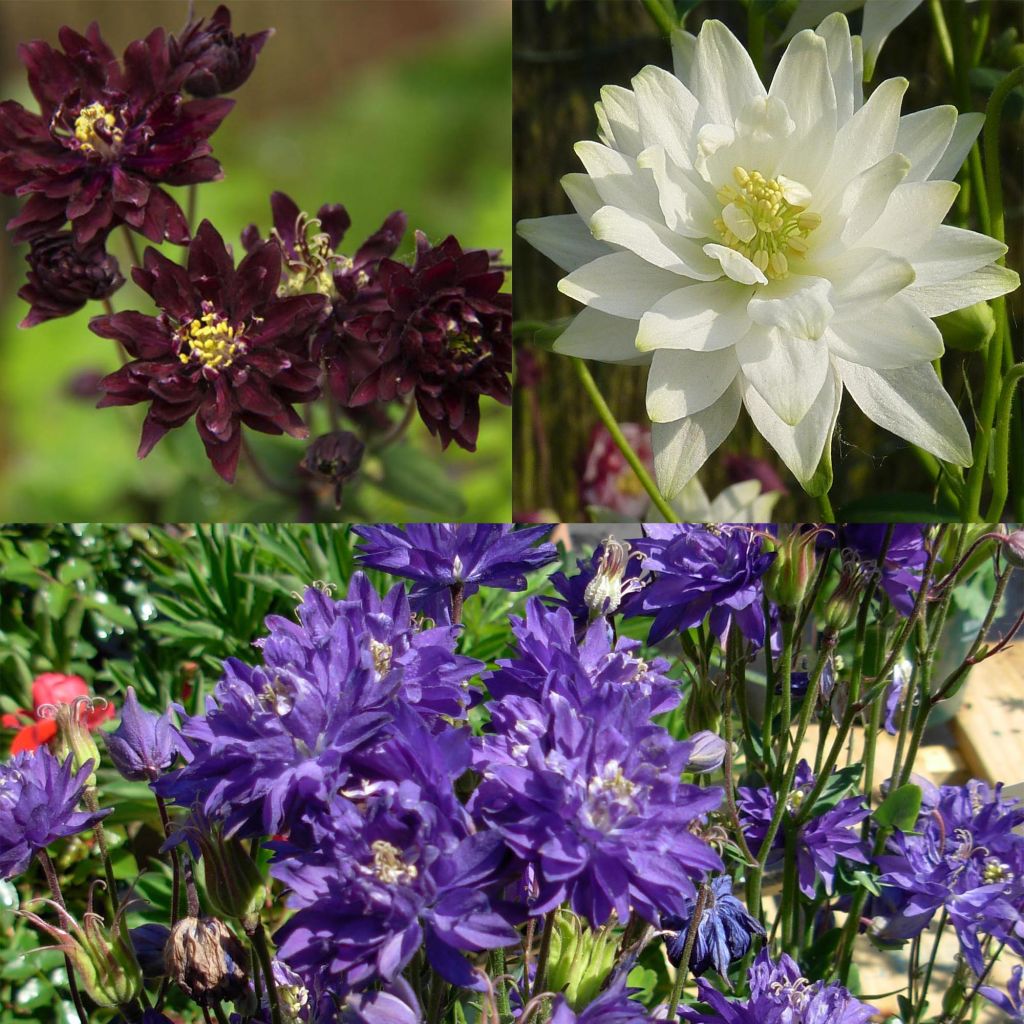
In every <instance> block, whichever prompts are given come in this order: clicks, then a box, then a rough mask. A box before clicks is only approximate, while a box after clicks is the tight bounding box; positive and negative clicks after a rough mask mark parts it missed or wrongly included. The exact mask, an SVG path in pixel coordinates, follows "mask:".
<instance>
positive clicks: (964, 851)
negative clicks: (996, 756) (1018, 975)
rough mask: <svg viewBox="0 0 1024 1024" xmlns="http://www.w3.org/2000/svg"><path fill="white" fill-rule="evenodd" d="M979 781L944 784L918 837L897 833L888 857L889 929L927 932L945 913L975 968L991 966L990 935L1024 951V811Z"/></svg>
mask: <svg viewBox="0 0 1024 1024" xmlns="http://www.w3.org/2000/svg"><path fill="white" fill-rule="evenodd" d="M1000 790H1001V787H1000V786H996V787H995V788H991V787H989V786H988V785H986V784H985V783H984V782H979V781H978V780H976V779H975V780H972V781H970V782H968V783H967V784H966V785H964V786H942V787H941V788H940V790H939V800H938V803H937V805H936V806H934V807H929V808H924V809H922V813H921V816H920V817H919V818H918V820H917V823H916V825H915V827H914V831H913V832H895V833H894V834H893V835H892V837H891V838H890V839H889V844H888V847H887V848H886V853H885V855H884V856H882V857H880V858H879V859H878V866H879V868H880V869H881V870H882V872H883V874H882V877H881V879H880V882H881V884H882V886H883V890H882V892H883V896H887V897H889V898H890V899H889V903H890V905H889V907H888V908H887V909H888V911H889V913H888V914H887V917H888V920H886V921H885V922H884V928H885V930H886V931H890V932H892V933H893V934H895V935H898V937H900V938H903V937H909V936H912V935H916V934H920V932H921V931H922V930H923V929H924V928H926V927H927V925H928V922H929V921H930V920H931V919H932V917H933V916H934V915H935V912H936V911H937V910H938V909H939V908H941V907H943V906H944V907H945V909H946V911H947V912H948V914H949V919H950V921H951V922H952V924H953V926H954V928H955V929H956V933H957V937H958V938H959V940H960V947H961V949H962V951H963V953H964V956H965V957H966V959H967V962H968V963H969V964H970V966H971V968H972V969H973V970H974V971H976V972H977V973H978V974H980V973H981V972H982V970H983V967H984V957H983V954H982V947H983V945H984V936H986V935H994V936H995V937H996V939H997V941H999V942H1004V941H1005V942H1006V943H1007V944H1008V945H1009V946H1010V948H1011V949H1013V950H1015V951H1016V952H1018V953H1021V952H1024V836H1021V835H1019V834H1018V833H1017V832H1016V829H1017V828H1019V827H1020V825H1021V824H1022V823H1024V807H1022V806H1021V804H1020V803H1019V802H1018V801H1016V800H1009V799H1006V798H1005V797H1003V796H1002V795H1001V792H1000Z"/></svg>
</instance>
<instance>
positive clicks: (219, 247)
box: [89, 220, 324, 482]
mask: <svg viewBox="0 0 1024 1024" xmlns="http://www.w3.org/2000/svg"><path fill="white" fill-rule="evenodd" d="M144 262H145V269H136V270H135V272H134V274H133V276H134V278H135V282H136V284H138V285H139V287H140V288H142V289H143V290H144V291H145V292H146V293H147V294H148V295H150V296H152V298H153V300H154V301H155V302H156V304H157V305H158V306H159V307H160V309H161V310H162V312H161V314H160V315H159V316H158V317H150V316H145V315H143V314H142V313H115V314H113V315H112V316H101V317H96V318H95V319H94V320H92V321H90V323H89V329H90V330H91V331H92V332H93V333H94V334H98V335H99V336H100V337H101V338H112V339H114V340H115V341H119V342H120V343H121V344H122V345H123V346H124V348H125V349H126V350H127V351H128V353H129V354H130V355H131V356H133V359H132V360H131V362H129V363H127V364H126V365H124V366H122V367H121V369H119V370H117V371H116V372H114V373H112V374H110V375H109V376H107V377H104V378H103V380H102V381H101V382H100V386H101V387H102V388H103V390H104V392H105V394H104V397H103V398H102V399H101V400H100V402H99V405H100V406H101V407H103V406H109V405H135V404H137V403H139V402H149V403H151V404H150V408H149V412H148V413H147V415H146V421H145V423H144V424H143V427H142V441H141V444H140V445H139V458H144V457H145V456H146V455H148V454H149V453H150V451H152V449H153V446H154V445H155V444H156V443H157V441H159V440H160V439H161V438H162V437H163V436H164V434H166V433H167V431H168V430H171V429H173V428H174V427H180V426H182V425H184V424H185V423H187V422H188V420H190V419H191V418H192V416H195V417H196V427H197V429H198V430H199V436H200V437H201V438H202V441H203V445H204V446H205V448H206V454H207V456H208V457H209V459H210V462H211V463H212V464H213V468H214V469H215V470H216V471H217V473H219V474H220V476H222V477H223V478H224V479H225V480H227V481H228V482H231V481H232V480H233V479H234V476H235V469H236V467H237V466H238V456H239V453H240V451H241V444H242V425H243V424H244V425H245V426H247V427H250V428H251V429H253V430H259V431H262V432H263V433H265V434H280V433H282V432H287V433H289V434H291V435H292V436H293V437H306V436H307V435H308V433H309V431H308V430H307V429H306V425H305V424H304V423H303V422H302V418H301V417H300V416H299V414H298V413H297V412H296V411H295V410H294V409H293V408H292V403H293V402H309V401H312V400H313V399H314V398H316V397H317V395H319V393H320V386H319V383H318V377H319V371H318V369H317V367H316V366H315V365H314V364H313V363H311V362H310V361H309V357H308V355H307V352H308V334H309V331H310V329H311V328H312V327H313V326H314V325H315V324H316V322H317V320H318V319H319V318H320V316H321V315H322V313H323V306H324V300H323V299H322V297H320V296H317V295H296V296H293V297H291V298H283V299H282V298H278V295H277V282H278V280H279V279H280V275H281V253H280V250H279V249H278V247H277V245H276V244H271V243H267V244H265V245H261V246H259V247H258V248H256V249H255V250H254V251H253V252H251V253H249V255H248V256H246V257H245V259H244V260H242V262H241V263H240V264H239V265H238V268H237V269H236V268H235V266H234V262H233V260H232V258H231V255H230V253H229V252H228V250H227V247H226V246H225V245H224V240H223V239H222V238H221V236H220V235H219V234H218V233H217V230H216V228H214V226H213V225H212V224H211V223H210V222H209V221H207V220H204V221H203V223H202V224H200V226H199V230H198V231H197V232H196V237H195V238H194V239H193V240H192V242H191V244H190V245H189V255H188V268H187V269H186V268H184V267H179V266H178V265H177V264H176V263H172V262H171V261H170V260H169V259H167V257H166V256H162V255H161V254H160V253H158V252H157V251H156V250H155V249H148V250H147V251H146V256H145V261H144Z"/></svg>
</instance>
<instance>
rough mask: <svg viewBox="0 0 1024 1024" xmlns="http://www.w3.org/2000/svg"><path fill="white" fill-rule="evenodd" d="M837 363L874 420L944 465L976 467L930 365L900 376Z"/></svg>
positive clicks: (964, 430) (962, 429) (968, 443)
mask: <svg viewBox="0 0 1024 1024" xmlns="http://www.w3.org/2000/svg"><path fill="white" fill-rule="evenodd" d="M835 363H836V368H837V369H838V370H839V373H840V376H841V377H842V379H843V384H845V385H846V387H847V389H848V390H849V392H850V394H851V396H852V397H853V400H854V401H855V402H856V403H857V405H859V406H860V408H861V411H862V412H863V413H864V415H865V416H867V417H868V418H869V419H871V420H874V422H875V423H877V424H878V425H879V426H880V427H884V428H885V429H886V430H889V431H891V432H892V433H894V434H896V435H897V436H898V437H902V438H904V439H905V440H907V441H909V442H910V443H911V444H916V445H917V446H918V447H920V448H924V449H925V451H929V452H931V453H932V454H933V455H935V456H937V457H938V458H940V459H942V460H943V461H945V462H951V463H953V465H956V466H969V465H970V464H971V461H972V457H971V439H970V436H969V435H968V433H967V428H966V427H965V426H964V421H963V420H962V419H961V418H960V413H959V412H958V411H957V408H956V406H955V405H954V404H953V400H952V399H951V398H950V397H949V395H948V394H946V390H945V388H943V386H942V383H941V382H940V381H939V378H938V376H937V375H936V373H935V370H934V369H932V365H931V363H919V364H918V365H916V366H908V367H904V368H903V369H899V370H872V369H869V368H868V367H866V366H858V365H857V364H856V363H850V362H847V361H846V360H845V359H836V360H835Z"/></svg>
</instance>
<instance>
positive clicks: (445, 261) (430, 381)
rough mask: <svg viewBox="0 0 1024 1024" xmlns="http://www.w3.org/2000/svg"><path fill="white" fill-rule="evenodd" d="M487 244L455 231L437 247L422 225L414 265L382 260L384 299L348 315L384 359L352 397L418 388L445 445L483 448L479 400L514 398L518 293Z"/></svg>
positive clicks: (362, 399) (427, 418) (360, 401)
mask: <svg viewBox="0 0 1024 1024" xmlns="http://www.w3.org/2000/svg"><path fill="white" fill-rule="evenodd" d="M493 257H494V254H493V253H491V252H488V251H487V250H486V249H472V250H468V251H467V250H463V248H462V246H460V245H459V243H458V241H457V240H456V239H455V237H454V236H453V235H449V236H448V238H446V239H445V240H444V241H443V242H441V244H440V245H436V246H431V244H430V243H429V242H428V241H427V238H426V236H425V235H424V234H423V233H422V232H419V231H418V232H417V233H416V259H415V262H414V263H413V265H412V266H411V267H409V266H406V265H405V264H404V263H398V262H396V261H395V260H391V259H385V260H382V261H381V263H380V266H379V268H378V270H377V280H378V283H379V284H380V286H381V288H382V289H383V293H384V298H385V301H386V306H385V308H384V309H382V310H381V311H380V312H377V313H372V314H366V315H365V316H361V317H357V318H355V319H354V320H352V321H350V322H349V324H348V326H347V330H348V333H349V334H351V335H354V336H355V337H356V338H358V339H361V340H365V341H367V342H369V343H370V344H372V345H374V346H376V348H377V349H378V350H379V358H380V367H379V369H377V370H375V371H374V372H372V373H371V374H370V375H369V376H368V377H367V378H366V379H365V380H363V381H362V382H361V383H360V384H359V385H358V387H356V388H355V390H354V391H353V393H352V395H351V399H350V404H352V405H364V404H366V403H367V402H379V401H384V402H389V401H392V400H393V399H396V398H405V397H406V396H409V395H411V396H412V398H413V399H414V400H415V402H416V406H417V408H418V409H419V413H420V417H421V418H422V420H423V422H424V423H425V424H426V425H427V429H428V430H429V431H430V432H431V433H432V434H436V435H438V436H439V437H440V438H441V446H442V447H443V448H447V447H448V445H449V444H450V443H451V442H452V441H454V442H455V443H456V444H457V445H459V446H460V447H462V448H465V449H467V450H468V451H474V450H475V449H476V438H477V432H478V430H479V427H480V398H481V396H490V397H491V398H494V399H496V400H497V401H499V402H501V403H502V405H509V404H510V403H511V401H512V382H511V373H512V296H511V295H510V294H508V293H506V292H502V291H500V289H501V286H502V284H503V283H504V281H505V272H504V271H503V270H501V269H498V268H496V267H495V265H494V261H493Z"/></svg>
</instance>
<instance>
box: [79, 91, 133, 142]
mask: <svg viewBox="0 0 1024 1024" xmlns="http://www.w3.org/2000/svg"><path fill="white" fill-rule="evenodd" d="M116 123H117V118H116V117H115V116H114V115H113V114H112V113H110V111H109V110H107V108H106V107H105V106H103V104H102V103H90V104H89V105H88V106H86V107H82V109H81V110H80V111H79V112H78V116H77V117H76V118H75V138H76V139H78V141H79V143H80V144H81V145H80V148H81V150H82V152H83V153H96V152H106V151H107V150H108V149H109V147H110V143H109V142H107V140H106V139H105V138H104V137H103V136H102V135H100V133H99V131H97V129H98V128H100V127H101V126H102V127H103V129H104V130H105V133H106V134H107V135H109V136H110V138H111V141H112V142H114V143H119V142H120V141H121V140H122V139H123V138H124V132H122V131H121V129H120V128H115V127H114V125H115V124H116Z"/></svg>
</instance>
